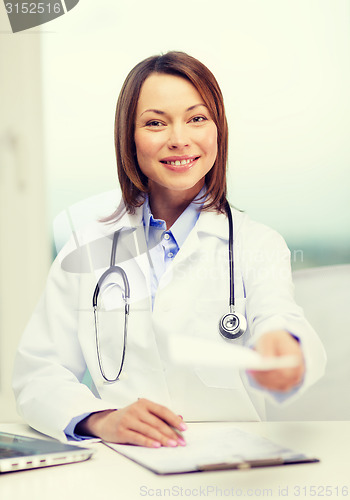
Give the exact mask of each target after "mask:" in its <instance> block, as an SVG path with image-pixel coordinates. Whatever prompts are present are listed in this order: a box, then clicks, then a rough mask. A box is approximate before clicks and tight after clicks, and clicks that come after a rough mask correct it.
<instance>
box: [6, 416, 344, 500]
mask: <svg viewBox="0 0 350 500" xmlns="http://www.w3.org/2000/svg"><path fill="white" fill-rule="evenodd" d="M193 425H196V424H193ZM197 425H208V426H210V424H197ZM222 425H231V426H237V427H239V428H241V429H243V430H246V431H249V432H255V433H257V434H260V435H262V436H265V437H267V438H270V439H272V440H274V441H276V442H278V443H280V444H283V445H286V446H289V447H291V448H295V449H298V450H299V451H301V452H304V453H306V454H309V455H312V456H315V457H317V458H319V459H320V460H321V462H320V463H315V464H304V465H289V466H283V467H270V468H261V469H252V470H243V471H237V470H233V471H220V472H205V473H203V472H202V473H193V474H183V475H173V476H157V475H155V474H153V473H152V472H150V471H148V470H146V469H144V468H143V467H141V466H139V465H137V464H135V463H133V462H132V461H130V460H128V459H127V458H124V457H122V456H120V455H118V454H117V453H116V452H114V451H113V450H111V449H109V448H107V447H106V446H104V445H103V444H101V443H95V444H92V445H91V446H92V447H93V448H94V449H95V450H96V455H95V457H94V458H92V459H91V460H89V461H87V462H82V463H78V464H72V465H62V466H58V467H49V468H46V469H37V470H28V471H24V472H15V473H10V474H2V475H0V499H1V500H17V499H18V500H22V499H23V500H56V499H60V500H71V499H74V500H100V499H103V500H105V499H106V500H107V499H108V500H114V499H115V500H117V499H118V500H137V499H142V498H146V499H149V498H165V499H171V498H237V497H241V498H244V497H245V498H264V499H265V498H269V499H270V498H273V499H277V498H278V499H281V498H288V499H292V498H295V499H298V498H300V499H305V498H314V499H317V500H320V499H321V497H328V498H330V499H347V498H350V422H283V423H279V422H259V423H234V424H222ZM0 430H1V431H4V432H13V433H18V434H23V435H33V436H39V437H43V436H42V435H38V434H37V433H35V431H33V430H31V429H30V428H29V427H27V426H25V425H19V424H1V425H0ZM326 486H328V489H326Z"/></svg>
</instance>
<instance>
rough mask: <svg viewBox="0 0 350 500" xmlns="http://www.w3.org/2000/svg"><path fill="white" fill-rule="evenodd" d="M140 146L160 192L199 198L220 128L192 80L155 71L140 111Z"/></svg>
mask: <svg viewBox="0 0 350 500" xmlns="http://www.w3.org/2000/svg"><path fill="white" fill-rule="evenodd" d="M134 138H135V144H136V153H137V160H138V164H139V166H140V169H141V171H142V172H143V173H144V175H146V176H147V177H148V179H149V188H150V192H151V193H152V192H153V191H154V190H155V189H157V190H158V191H159V190H165V191H168V190H171V191H188V194H189V197H194V196H195V195H196V194H197V193H198V192H199V191H200V189H201V188H202V186H203V184H204V180H205V175H206V174H207V172H209V170H210V169H211V168H212V166H213V164H214V162H215V158H216V155H217V128H216V125H215V123H214V122H213V120H212V118H211V116H210V113H209V109H208V108H207V107H206V105H205V104H204V101H203V99H202V98H201V96H200V94H199V93H198V92H197V90H196V89H195V87H194V86H193V85H192V84H191V83H190V82H189V81H188V80H186V79H184V78H182V77H179V76H173V75H166V74H159V73H153V74H151V75H150V76H149V77H148V78H147V79H146V80H145V82H144V83H143V85H142V87H141V92H140V96H139V100H138V103H137V109H136V119H135V137H134Z"/></svg>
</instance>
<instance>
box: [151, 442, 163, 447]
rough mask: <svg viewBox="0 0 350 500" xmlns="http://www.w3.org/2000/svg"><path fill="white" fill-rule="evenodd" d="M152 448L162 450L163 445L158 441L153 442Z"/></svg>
mask: <svg viewBox="0 0 350 500" xmlns="http://www.w3.org/2000/svg"><path fill="white" fill-rule="evenodd" d="M152 446H153V448H160V447H161V446H162V445H161V444H160V443H159V442H158V441H153V443H152Z"/></svg>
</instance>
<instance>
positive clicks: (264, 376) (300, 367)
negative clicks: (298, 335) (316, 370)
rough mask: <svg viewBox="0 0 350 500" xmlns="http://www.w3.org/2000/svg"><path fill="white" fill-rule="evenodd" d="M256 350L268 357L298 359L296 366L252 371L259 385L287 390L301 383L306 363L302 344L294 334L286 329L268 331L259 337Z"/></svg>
mask: <svg viewBox="0 0 350 500" xmlns="http://www.w3.org/2000/svg"><path fill="white" fill-rule="evenodd" d="M255 350H256V352H258V353H259V354H260V355H261V356H263V357H266V358H271V357H280V356H294V357H295V358H296V359H297V363H295V364H294V366H290V367H284V368H279V369H275V370H266V371H254V370H252V371H250V372H249V373H250V375H251V376H252V377H253V378H254V380H255V381H256V382H257V383H258V384H259V385H261V386H262V387H264V388H266V389H269V390H273V391H281V392H286V391H289V390H291V389H293V388H294V387H296V386H297V385H299V384H300V382H301V381H302V379H303V377H304V374H305V363H304V357H303V353H302V350H301V347H300V344H299V342H298V341H297V340H296V339H295V338H294V337H293V336H292V335H290V334H289V333H288V332H286V331H284V330H278V331H274V332H269V333H266V334H264V335H262V336H261V337H260V338H259V339H258V341H257V343H256V345H255Z"/></svg>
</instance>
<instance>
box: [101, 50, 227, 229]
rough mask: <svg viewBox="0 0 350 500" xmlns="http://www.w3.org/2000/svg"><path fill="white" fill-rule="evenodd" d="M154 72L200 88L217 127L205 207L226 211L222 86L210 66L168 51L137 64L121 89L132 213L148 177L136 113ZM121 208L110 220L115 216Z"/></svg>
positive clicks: (119, 147)
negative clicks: (138, 142) (141, 155)
mask: <svg viewBox="0 0 350 500" xmlns="http://www.w3.org/2000/svg"><path fill="white" fill-rule="evenodd" d="M152 73H161V74H162V73H163V74H170V75H175V76H180V77H182V78H185V79H187V80H189V81H190V82H191V83H192V85H193V86H194V87H195V88H196V90H197V91H198V93H199V94H200V96H201V97H202V99H203V101H204V103H205V104H206V106H207V107H208V109H209V112H210V115H211V117H212V119H213V121H214V123H215V125H216V128H217V134H218V135H217V142H218V153H217V157H216V160H215V162H214V165H213V167H212V168H211V170H210V171H209V172H208V173H207V174H206V177H205V182H206V186H207V195H208V197H207V201H206V203H205V205H204V206H203V208H202V209H203V210H208V209H215V210H217V211H220V212H223V211H224V203H225V200H226V164H227V143H228V129H227V120H226V116H225V108H224V102H223V97H222V93H221V90H220V87H219V85H218V83H217V81H216V79H215V77H214V75H213V74H212V73H211V72H210V71H209V69H208V68H207V67H206V66H204V64H202V63H201V62H200V61H198V60H197V59H195V58H194V57H191V56H189V55H188V54H185V53H184V52H176V51H172V52H168V53H166V54H164V55H160V56H152V57H149V58H147V59H145V60H144V61H141V62H140V63H139V64H137V65H136V66H135V67H134V68H133V69H132V70H131V71H130V73H129V74H128V76H127V77H126V80H125V82H124V84H123V87H122V89H121V92H120V95H119V99H118V102H117V109H116V115H115V130H114V134H115V135H114V137H115V150H116V157H117V167H118V178H119V182H120V186H121V190H122V196H123V200H124V203H125V206H126V210H127V212H128V213H134V212H135V207H138V206H140V205H142V203H143V202H144V196H143V193H147V191H148V186H147V177H146V176H145V175H144V174H143V173H142V172H141V169H140V167H139V165H138V163H137V158H136V146H135V141H134V130H135V114H136V107H137V103H138V99H139V95H140V91H141V87H142V84H143V83H144V81H145V80H146V78H148V77H149V76H150V75H151V74H152ZM118 213H119V211H118V210H117V211H116V212H115V213H114V214H112V216H110V217H108V218H107V220H114V219H115V217H116V216H117V215H118Z"/></svg>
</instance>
